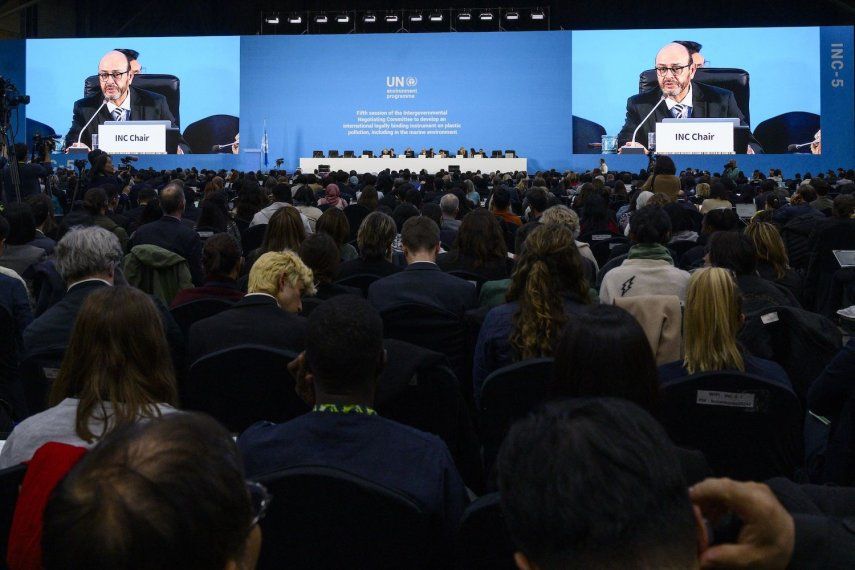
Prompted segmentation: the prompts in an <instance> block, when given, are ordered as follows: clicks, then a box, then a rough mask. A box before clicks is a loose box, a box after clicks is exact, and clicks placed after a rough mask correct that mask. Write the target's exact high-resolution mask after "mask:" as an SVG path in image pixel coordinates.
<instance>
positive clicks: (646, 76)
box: [638, 67, 751, 125]
mask: <svg viewBox="0 0 855 570" xmlns="http://www.w3.org/2000/svg"><path fill="white" fill-rule="evenodd" d="M694 81H697V82H698V83H705V84H707V85H712V86H713V87H720V88H722V89H727V90H728V91H732V92H733V97H734V99H736V104H737V105H739V110H740V111H742V114H743V115H744V116H745V122H746V123H748V124H749V125H750V124H751V115H750V111H751V110H750V109H749V101H750V99H751V88H750V77H749V75H748V72H747V71H745V70H744V69H734V68H728V67H701V68H699V69H698V71H697V72H696V73H695V79H694ZM652 89H659V81H658V80H657V79H656V70H655V69H648V70H647V71H643V72H641V75H640V76H639V78H638V92H639V93H644V92H645V91H650V90H652Z"/></svg>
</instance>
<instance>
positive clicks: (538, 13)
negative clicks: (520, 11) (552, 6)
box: [531, 10, 546, 20]
mask: <svg viewBox="0 0 855 570" xmlns="http://www.w3.org/2000/svg"><path fill="white" fill-rule="evenodd" d="M545 17H546V14H544V13H543V10H532V12H531V19H532V20H543V19H544V18H545Z"/></svg>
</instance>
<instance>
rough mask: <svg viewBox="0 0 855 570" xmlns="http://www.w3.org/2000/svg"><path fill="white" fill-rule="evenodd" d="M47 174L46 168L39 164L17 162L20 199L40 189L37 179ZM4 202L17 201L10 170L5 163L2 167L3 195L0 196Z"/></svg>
mask: <svg viewBox="0 0 855 570" xmlns="http://www.w3.org/2000/svg"><path fill="white" fill-rule="evenodd" d="M48 174H49V172H48V169H47V168H45V167H44V166H42V165H41V164H32V163H24V162H19V163H18V176H19V177H20V179H21V201H24V200H26V199H27V197H28V196H33V195H35V194H38V193H40V192H41V191H42V189H41V186H40V185H39V180H40V179H42V178H44V177H45V176H47V175H48ZM0 199H2V200H3V201H4V202H6V203H7V204H8V203H11V202H17V201H18V195H17V194H15V188H14V187H13V186H12V172H11V170H9V165H8V164H7V165H6V166H5V167H3V196H0Z"/></svg>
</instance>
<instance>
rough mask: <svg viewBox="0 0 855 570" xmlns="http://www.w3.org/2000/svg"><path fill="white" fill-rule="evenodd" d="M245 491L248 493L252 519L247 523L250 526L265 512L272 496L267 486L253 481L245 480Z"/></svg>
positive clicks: (257, 521)
mask: <svg viewBox="0 0 855 570" xmlns="http://www.w3.org/2000/svg"><path fill="white" fill-rule="evenodd" d="M246 491H247V493H249V502H250V506H251V507H252V520H251V521H250V523H249V528H252V527H254V526H255V525H257V524H258V523H259V522H261V519H263V518H264V515H266V514H267V507H269V506H270V501H272V500H273V496H272V495H271V494H270V492H269V491H268V490H267V487H265V486H264V485H262V484H261V483H256V482H255V481H247V482H246Z"/></svg>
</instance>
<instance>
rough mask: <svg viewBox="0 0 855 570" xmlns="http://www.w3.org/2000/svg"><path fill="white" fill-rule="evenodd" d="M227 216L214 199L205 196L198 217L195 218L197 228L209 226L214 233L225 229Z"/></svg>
mask: <svg viewBox="0 0 855 570" xmlns="http://www.w3.org/2000/svg"><path fill="white" fill-rule="evenodd" d="M228 223H229V218H228V216H227V215H226V213H225V212H223V209H222V207H221V206H220V205H219V204H217V203H216V202H215V201H214V200H209V199H208V198H205V199H204V200H202V203H201V204H200V208H199V219H198V220H196V227H197V228H211V229H213V230H214V232H216V233H221V232H224V231H226V229H227V228H228Z"/></svg>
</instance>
